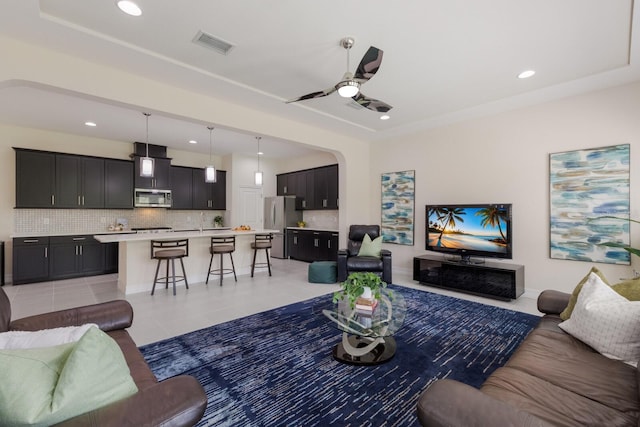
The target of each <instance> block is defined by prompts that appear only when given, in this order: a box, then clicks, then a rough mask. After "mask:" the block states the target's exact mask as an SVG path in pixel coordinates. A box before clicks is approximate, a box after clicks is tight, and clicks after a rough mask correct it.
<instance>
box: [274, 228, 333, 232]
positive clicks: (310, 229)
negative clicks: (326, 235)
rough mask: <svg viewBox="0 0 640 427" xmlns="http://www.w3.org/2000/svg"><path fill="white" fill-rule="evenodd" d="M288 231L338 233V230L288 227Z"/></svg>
mask: <svg viewBox="0 0 640 427" xmlns="http://www.w3.org/2000/svg"><path fill="white" fill-rule="evenodd" d="M287 230H309V231H329V232H331V233H338V232H339V231H338V230H332V229H330V228H314V227H287Z"/></svg>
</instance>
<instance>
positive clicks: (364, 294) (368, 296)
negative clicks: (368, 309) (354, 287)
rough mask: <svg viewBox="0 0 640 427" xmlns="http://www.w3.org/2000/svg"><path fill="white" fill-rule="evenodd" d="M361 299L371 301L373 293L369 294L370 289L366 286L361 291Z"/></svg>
mask: <svg viewBox="0 0 640 427" xmlns="http://www.w3.org/2000/svg"><path fill="white" fill-rule="evenodd" d="M361 296H362V298H366V299H372V298H373V292H371V288H370V287H368V286H365V287H364V289H363V291H362V295H361Z"/></svg>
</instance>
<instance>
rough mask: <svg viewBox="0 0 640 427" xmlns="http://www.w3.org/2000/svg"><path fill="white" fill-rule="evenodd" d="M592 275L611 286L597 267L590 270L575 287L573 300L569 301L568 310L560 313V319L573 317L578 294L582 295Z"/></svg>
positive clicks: (572, 295)
mask: <svg viewBox="0 0 640 427" xmlns="http://www.w3.org/2000/svg"><path fill="white" fill-rule="evenodd" d="M591 273H595V274H597V275H598V277H600V278H601V279H602V281H603V282H604V283H606V284H607V285H608V284H609V282H608V281H607V279H606V278H605V277H604V274H602V272H601V271H600V270H598V269H597V268H596V267H591V270H589V272H588V273H587V275H586V276H584V277H583V278H582V280H580V283H578V284H577V285H576V287H575V289H574V290H573V293H572V294H571V298H570V299H569V304H567V308H565V309H564V310H563V311H562V313H560V318H561V319H562V320H567V319H568V318H569V317H571V313H572V312H573V309H574V307H575V306H576V301H578V294H579V293H580V291H581V290H582V286H583V285H584V284H585V283H586V282H587V280H588V279H589V275H590V274H591Z"/></svg>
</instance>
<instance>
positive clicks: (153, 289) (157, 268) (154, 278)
mask: <svg viewBox="0 0 640 427" xmlns="http://www.w3.org/2000/svg"><path fill="white" fill-rule="evenodd" d="M160 262H161V260H158V265H156V275H155V276H154V277H153V288H151V295H153V293H154V292H155V290H156V283H157V282H158V271H159V270H160Z"/></svg>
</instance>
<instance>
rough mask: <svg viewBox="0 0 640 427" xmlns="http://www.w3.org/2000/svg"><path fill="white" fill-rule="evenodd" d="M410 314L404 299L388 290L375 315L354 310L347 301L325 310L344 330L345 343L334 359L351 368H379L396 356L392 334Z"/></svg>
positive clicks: (339, 347) (341, 343) (342, 343)
mask: <svg viewBox="0 0 640 427" xmlns="http://www.w3.org/2000/svg"><path fill="white" fill-rule="evenodd" d="M406 311H407V307H406V304H405V300H404V297H403V296H402V295H401V294H400V293H399V292H392V291H390V290H388V289H383V290H382V291H381V298H380V301H379V302H378V305H377V306H376V307H375V309H374V310H373V312H367V311H361V310H357V309H352V308H351V307H350V305H349V301H347V300H341V301H339V302H338V303H337V304H333V305H332V307H331V308H330V309H326V310H322V313H323V314H324V315H325V316H327V317H328V318H329V319H330V320H331V323H332V324H333V325H334V326H335V327H336V328H338V329H339V330H341V331H342V341H341V342H340V343H338V344H337V345H336V346H335V347H334V348H333V358H334V359H336V360H337V361H339V362H343V363H348V364H351V365H378V364H380V363H384V362H387V361H389V360H391V358H392V357H393V356H394V355H395V353H396V340H395V339H394V338H393V336H392V335H394V334H395V333H396V331H398V329H400V327H401V326H402V324H403V323H404V318H405V314H406Z"/></svg>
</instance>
